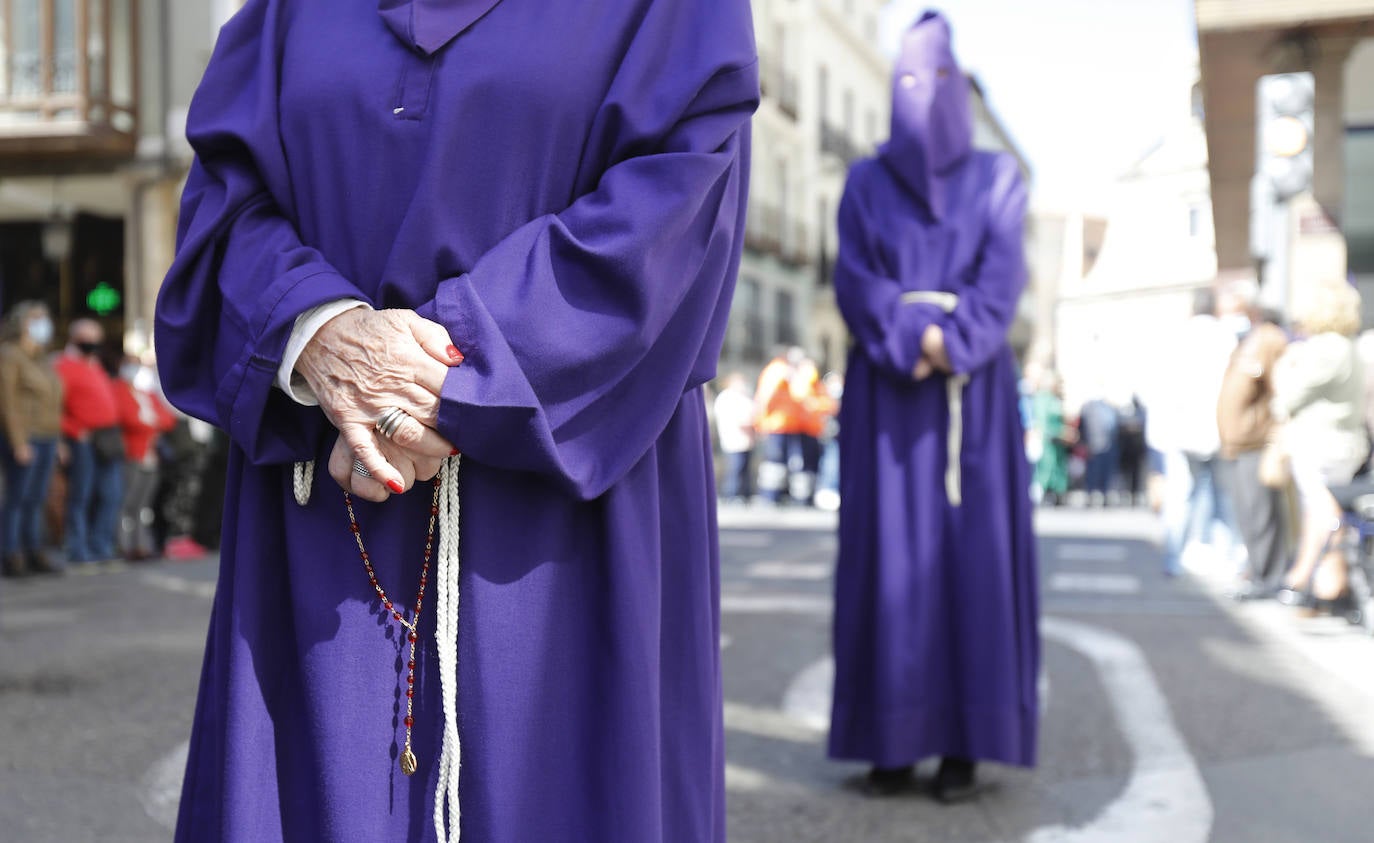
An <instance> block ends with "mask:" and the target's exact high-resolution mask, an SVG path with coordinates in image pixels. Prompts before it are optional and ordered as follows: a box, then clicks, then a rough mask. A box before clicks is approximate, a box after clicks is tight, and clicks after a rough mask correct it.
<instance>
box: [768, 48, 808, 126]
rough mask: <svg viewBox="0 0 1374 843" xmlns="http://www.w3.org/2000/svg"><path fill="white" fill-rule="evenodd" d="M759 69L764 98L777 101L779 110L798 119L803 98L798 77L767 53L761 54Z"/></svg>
mask: <svg viewBox="0 0 1374 843" xmlns="http://www.w3.org/2000/svg"><path fill="white" fill-rule="evenodd" d="M759 71H760V73H759V88H760V90H761V92H762V93H763V96H764V98H765V99H769V100H771V101H772V102H774V103H776V104H777V106H778V110H779V111H781V112H782V113H783V114H786V115H787V116H788V117H790V118H792V119H793V120H796V119H797V103H798V101H799V100H800V98H801V97H800V86H799V84H798V82H797V77H796V76H795V75H794V74H791V73H788V72H786V71H785V70H784V69H783V65H782V62H779V61H775V60H774V59H773V58H772V57H771V56H767V55H762V56H759Z"/></svg>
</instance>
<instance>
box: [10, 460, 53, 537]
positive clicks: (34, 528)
mask: <svg viewBox="0 0 1374 843" xmlns="http://www.w3.org/2000/svg"><path fill="white" fill-rule="evenodd" d="M29 449H30V450H31V451H33V458H32V459H31V460H29V464H28V465H20V464H19V463H17V462H15V459H14V451H13V449H11V448H10V447H9V445H8V443H6V445H5V447H3V448H0V452H3V458H4V464H5V506H4V509H0V525H2V527H3V529H0V548H3V549H4V552H5V553H30V552H34V551H37V550H41V549H42V547H43V503H44V502H45V501H46V500H47V499H48V484H49V482H51V481H52V469H53V464H54V462H56V457H57V440H56V439H31V440H29Z"/></svg>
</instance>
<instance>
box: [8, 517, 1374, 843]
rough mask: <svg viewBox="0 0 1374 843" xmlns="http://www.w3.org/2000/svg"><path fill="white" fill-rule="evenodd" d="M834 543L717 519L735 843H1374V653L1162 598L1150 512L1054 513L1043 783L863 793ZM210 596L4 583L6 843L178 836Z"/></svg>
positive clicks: (781, 526)
mask: <svg viewBox="0 0 1374 843" xmlns="http://www.w3.org/2000/svg"><path fill="white" fill-rule="evenodd" d="M832 530H833V516H827V515H825V514H821V513H811V512H791V511H788V512H781V513H778V512H761V511H754V510H739V509H727V510H726V511H724V512H723V513H722V546H723V551H724V558H725V571H724V577H723V591H724V593H723V608H724V624H723V637H722V646H723V648H724V651H723V652H724V656H723V657H724V666H725V687H726V696H727V702H726V725H727V729H728V732H727V738H726V740H727V751H728V757H729V767H728V769H727V786H728V788H729V796H730V806H729V812H730V813H729V822H730V839H731V841H732V843H784V841H785V843H810V841H816V843H819V842H820V841H827V843H831V842H832V841H846V842H847V841H854V842H855V843H889V841H890V843H916V841H955V840H958V841H970V842H971V843H991V842H992V841H1007V842H1008V843H1010V841H1027V843H1057V842H1058V841H1064V842H1065V843H1067V841H1081V843H1095V841H1139V843H1155V842H1156V841H1159V842H1160V843H1164V841H1167V843H1191V841H1202V840H1216V841H1236V843H1266V841H1274V842H1275V843H1279V842H1280V841H1309V840H1310V841H1316V840H1321V841H1324V843H1332V842H1333V841H1352V843H1353V841H1361V842H1362V843H1367V841H1368V840H1370V839H1374V814H1371V812H1370V811H1369V810H1368V787H1369V785H1368V783H1369V782H1370V781H1374V670H1371V669H1370V668H1371V665H1374V640H1370V639H1366V638H1363V637H1361V636H1359V635H1357V634H1356V633H1354V632H1353V631H1352V630H1350V629H1349V628H1347V627H1345V626H1343V625H1342V624H1339V623H1335V622H1325V621H1312V620H1306V621H1299V620H1297V619H1296V618H1294V617H1292V615H1291V613H1290V612H1288V611H1286V610H1283V609H1281V608H1280V607H1276V606H1252V605H1247V606H1237V605H1234V604H1231V603H1229V602H1228V601H1226V600H1225V599H1224V598H1223V597H1221V596H1219V591H1218V589H1217V588H1216V587H1215V586H1213V585H1209V584H1208V583H1207V582H1206V581H1205V580H1203V579H1199V578H1197V577H1192V576H1190V577H1185V578H1184V579H1181V580H1175V581H1170V580H1165V579H1163V578H1162V577H1161V576H1159V574H1158V564H1157V560H1156V551H1155V550H1154V547H1153V544H1152V542H1153V539H1154V525H1153V523H1152V519H1150V518H1149V517H1148V516H1145V515H1142V514H1139V513H1102V512H1091V513H1082V512H1043V513H1041V515H1040V532H1041V537H1042V541H1041V547H1042V557H1043V568H1044V593H1045V599H1044V608H1045V625H1044V633H1045V663H1046V671H1045V677H1044V679H1043V681H1042V694H1043V697H1044V699H1045V703H1046V705H1045V718H1044V727H1043V731H1042V741H1041V755H1042V763H1041V766H1040V768H1039V769H1038V770H1036V771H1034V772H1026V771H1019V770H1008V769H989V770H987V771H986V778H987V779H988V780H989V781H990V783H991V785H992V786H991V788H990V790H989V791H988V792H987V793H985V794H984V796H983V797H982V798H981V799H980V800H978V801H977V802H974V803H971V804H967V805H963V806H959V807H953V808H946V807H941V806H939V805H937V804H935V803H934V802H932V801H931V800H929V799H928V798H926V797H924V796H922V795H921V794H920V793H918V792H913V793H911V794H910V795H907V796H903V797H898V798H893V799H889V800H882V801H874V800H871V799H868V798H865V797H864V796H862V795H860V794H859V793H858V792H857V790H856V789H855V787H854V784H855V781H856V780H857V778H858V777H860V776H861V775H862V773H863V767H862V766H860V765H853V764H836V763H832V762H829V761H827V760H825V758H824V752H823V747H824V740H823V738H824V725H825V716H826V713H827V710H828V696H829V690H830V689H829V676H830V664H829V662H828V660H827V654H828V650H829V593H830V574H831V566H832V561H833V555H834V539H833V534H832ZM214 576H215V567H214V563H213V561H207V562H198V563H183V564H173V563H163V564H154V565H150V566H142V567H138V568H128V569H124V570H118V571H111V572H105V573H101V574H97V575H91V576H72V577H67V578H64V579H61V580H43V581H27V582H23V583H19V584H13V583H11V582H9V581H6V582H5V583H3V586H0V840H3V841H16V843H23V842H24V841H41V842H42V843H49V841H51V843H80V841H102V843H104V842H105V841H139V842H140V843H141V842H142V841H158V840H166V839H168V838H169V837H170V831H169V829H170V825H171V822H172V818H173V817H174V815H175V800H176V794H177V789H176V788H177V783H178V781H179V777H180V774H181V768H180V765H181V763H182V760H183V759H184V754H183V753H184V746H185V743H184V742H185V739H186V735H187V729H188V727H189V723H190V717H191V709H192V705H193V700H194V692H195V686H196V680H197V676H198V671H199V665H200V657H201V647H202V644H203V636H204V631H205V622H206V615H207V610H208V607H209V596H210V594H211V591H212V589H213V580H214ZM922 772H923V773H924V774H925V775H929V773H930V769H929V768H923V769H922Z"/></svg>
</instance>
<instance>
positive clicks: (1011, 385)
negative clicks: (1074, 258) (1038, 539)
mask: <svg viewBox="0 0 1374 843" xmlns="http://www.w3.org/2000/svg"><path fill="white" fill-rule="evenodd" d="M932 30H933V32H932ZM905 46H906V49H905V51H904V54H903V56H902V57H901V58H900V59H899V60H898V62H897V66H896V71H895V83H894V97H895V99H896V100H897V101H896V102H895V103H894V108H893V141H892V142H890V143H889V144H887V145H886V146H884V147H883V149H882V150H881V152H880V156H879V158H878V159H873V160H866V161H861V162H858V163H857V164H855V166H854V167H853V169H851V171H850V173H849V180H848V182H847V184H846V186H845V191H844V196H843V198H842V200H841V202H840V208H839V233H840V248H839V256H838V265H837V267H836V272H835V294H836V297H837V299H838V301H839V305H840V309H841V311H842V313H843V314H844V317H845V320H846V322H847V323H848V325H849V328H850V331H851V333H852V334H853V336H854V340H855V344H854V348H853V351H852V352H851V354H850V356H849V367H848V371H847V373H846V379H845V394H844V403H843V406H842V407H841V410H840V434H839V437H840V453H841V457H840V473H841V479H840V494H841V505H840V526H839V531H840V536H839V538H840V550H839V560H838V564H837V568H836V574H835V579H836V584H835V617H834V644H835V694H834V708H833V712H832V719H831V730H830V744H829V749H830V754H831V756H832V757H835V758H840V759H854V760H863V761H868V762H870V763H872V764H874V765H876V766H879V767H900V766H905V765H907V764H911V763H913V762H915V761H918V760H920V759H922V758H925V757H928V756H933V755H939V756H954V757H962V758H969V759H974V760H991V761H1000V762H1004V763H1009V764H1018V765H1027V766H1029V765H1032V764H1034V761H1035V753H1036V729H1037V721H1038V705H1037V699H1036V680H1037V675H1038V672H1039V663H1040V648H1039V637H1038V632H1037V621H1038V617H1037V615H1038V601H1039V598H1038V583H1037V576H1036V555H1035V543H1034V536H1033V533H1032V524H1031V510H1030V498H1029V495H1028V486H1029V470H1028V467H1027V465H1026V461H1025V457H1024V451H1023V448H1022V441H1023V440H1022V436H1023V434H1022V428H1021V420H1020V414H1019V412H1018V406H1017V391H1016V373H1015V361H1014V359H1013V356H1012V354H1011V350H1010V348H1009V347H1008V345H1007V341H1006V336H1007V330H1008V328H1009V326H1010V324H1011V321H1012V318H1013V316H1014V314H1015V311H1016V304H1017V300H1018V298H1019V296H1020V293H1021V289H1022V287H1023V286H1024V283H1025V278H1026V272H1025V266H1024V258H1023V254H1022V230H1023V219H1024V213H1025V203H1026V194H1025V189H1024V187H1023V185H1022V180H1021V176H1020V172H1019V170H1018V168H1017V164H1016V162H1015V160H1014V159H1012V158H1011V157H1010V156H1008V155H1005V154H1000V153H988V152H977V151H973V150H971V149H970V148H969V146H968V143H969V141H968V137H969V133H968V132H963V131H960V130H959V128H958V127H956V128H955V129H953V130H951V129H949V128H943V129H941V128H939V124H940V121H941V120H956V121H957V120H968V110H967V101H966V100H967V96H968V93H967V87H966V83H964V82H963V74H962V73H961V72H959V71H958V68H957V65H955V64H954V62H953V56H952V54H951V53H950V52H949V48H948V29H947V28H945V27H944V22H943V20H942V19H940V18H938V17H931V18H927V19H923V20H922V21H921V23H919V24H918V25H917V27H916V28H914V29H913V30H912V31H911V33H910V34H909V35H908V38H907V42H906V45H905ZM938 67H945V68H947V69H951V70H950V72H947V73H946V74H945V75H944V76H941V77H940V80H941V81H940V82H938V83H937V82H935V77H934V75H933V71H934V70H935V69H936V68H938ZM907 74H912V75H915V76H917V77H918V78H917V79H915V80H914V81H915V83H916V84H912V82H910V81H908V82H906V83H905V84H904V83H903V81H902V80H903V76H904V75H907ZM932 85H933V86H934V87H935V88H936V90H935V91H934V92H933V93H932V91H931V90H930V87H931V86H932ZM904 97H915V98H917V101H916V102H915V103H912V102H903V101H902V100H903V98H904ZM960 98H963V100H964V101H963V102H962V103H961V102H959V101H958V100H959V99H960ZM961 143H962V144H963V146H962V148H960V147H959V146H958V145H959V144H961ZM951 145H953V146H954V148H953V149H951V148H950V146H951ZM931 162H943V164H942V165H940V166H935V165H933V164H932V163H931ZM913 292H919V293H923V294H926V295H924V296H922V295H917V296H912V295H910V294H912V293H913ZM932 292H934V293H945V294H953V295H955V296H957V297H958V303H957V305H956V306H954V308H953V310H952V311H949V312H946V311H945V310H944V309H942V307H940V306H938V305H937V304H935V303H933V302H932V301H930V299H932V298H935V297H932V296H930V295H928V294H929V293H932ZM904 297H905V299H906V300H905V301H904V300H903V299H904ZM913 299H916V300H915V301H913ZM932 323H938V324H939V325H940V326H941V327H942V329H943V331H944V336H945V344H946V348H947V351H948V356H949V361H950V364H951V367H952V369H953V371H954V374H955V375H958V376H966V377H967V383H966V384H965V386H964V387H963V390H962V404H963V407H962V440H963V442H962V447H961V448H960V451H959V453H958V455H957V459H958V468H959V472H958V475H957V477H956V481H957V483H958V484H959V486H958V488H959V491H960V493H961V497H962V502H961V503H960V504H959V505H954V504H953V503H952V502H951V500H950V496H949V494H948V491H947V482H949V478H947V476H946V469H947V468H948V461H949V459H950V458H951V455H950V452H949V449H950V445H951V436H950V413H951V406H950V405H951V401H950V396H949V391H948V387H949V380H948V376H946V375H944V374H941V373H938V372H937V373H936V374H935V375H933V376H931V377H929V378H926V379H925V380H922V381H919V382H917V381H916V380H914V377H913V369H914V367H915V366H916V363H917V361H918V360H920V359H921V336H922V334H923V333H924V331H925V329H926V327H927V326H928V325H930V324H932ZM956 384H957V382H956Z"/></svg>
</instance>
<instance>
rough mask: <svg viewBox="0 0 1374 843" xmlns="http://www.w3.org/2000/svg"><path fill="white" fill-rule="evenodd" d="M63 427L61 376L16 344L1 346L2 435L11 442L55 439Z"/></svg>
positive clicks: (0, 416)
mask: <svg viewBox="0 0 1374 843" xmlns="http://www.w3.org/2000/svg"><path fill="white" fill-rule="evenodd" d="M61 425H62V381H61V380H60V379H59V378H58V377H57V372H55V371H53V368H52V366H49V365H47V364H46V363H45V362H44V361H43V360H41V359H35V358H33V357H30V356H29V355H28V354H26V353H25V352H24V350H23V349H21V348H20V347H19V346H18V345H16V344H14V343H5V344H4V345H0V434H3V435H4V437H5V439H6V441H9V442H28V441H29V440H31V439H35V438H41V439H55V438H57V436H58V434H59V433H60V432H61Z"/></svg>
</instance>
